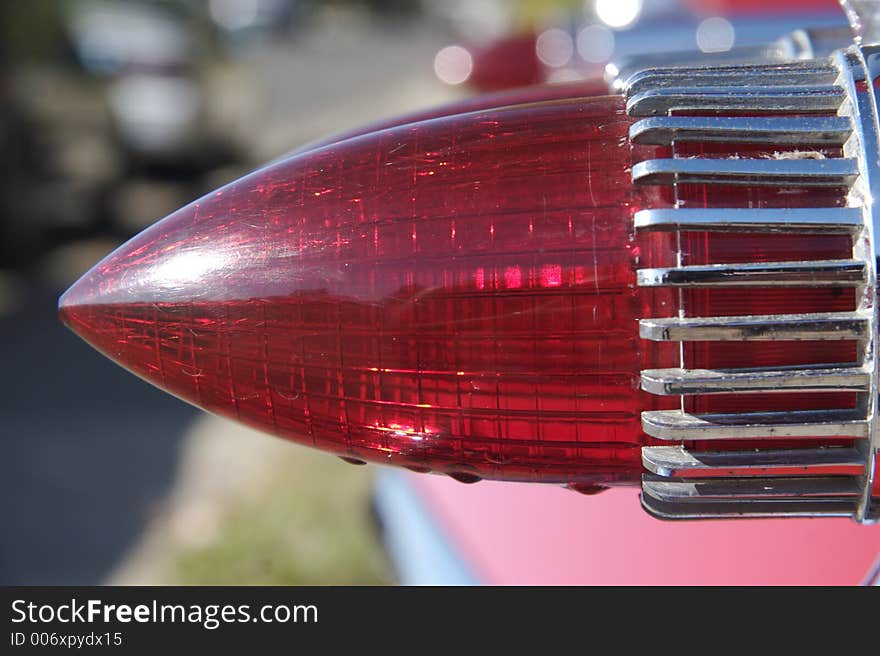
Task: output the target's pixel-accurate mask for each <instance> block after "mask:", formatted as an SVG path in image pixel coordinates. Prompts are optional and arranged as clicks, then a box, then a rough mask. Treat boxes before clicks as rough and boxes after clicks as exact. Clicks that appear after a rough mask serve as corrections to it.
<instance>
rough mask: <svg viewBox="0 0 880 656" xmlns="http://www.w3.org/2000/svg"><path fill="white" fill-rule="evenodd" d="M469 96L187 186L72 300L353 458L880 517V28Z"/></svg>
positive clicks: (213, 393) (134, 344)
mask: <svg viewBox="0 0 880 656" xmlns="http://www.w3.org/2000/svg"><path fill="white" fill-rule="evenodd" d="M697 64H699V65H694V66H674V67H668V68H650V67H648V68H642V69H641V70H638V71H636V72H634V73H632V74H631V75H629V76H628V77H627V78H626V79H624V80H616V81H615V83H614V85H612V87H611V88H612V89H615V90H619V93H617V92H616V91H615V93H614V94H613V95H605V96H593V95H585V93H584V89H583V88H582V87H578V86H572V87H570V88H569V89H570V91H571V93H561V92H558V91H557V92H553V93H549V94H547V95H543V92H542V93H538V94H536V95H534V96H532V95H530V94H525V95H524V96H523V97H522V100H525V102H518V103H513V104H505V105H502V106H494V107H490V106H486V105H487V104H485V103H484V104H480V103H477V104H471V105H470V106H466V107H464V108H463V109H464V110H465V111H458V112H456V111H453V110H452V109H450V108H446V109H444V110H443V111H439V112H437V114H436V115H434V116H433V117H430V118H426V117H424V116H423V117H415V118H420V119H421V120H408V119H404V120H401V121H398V122H397V123H396V124H387V125H383V126H379V128H377V129H375V130H371V131H366V132H364V133H362V134H356V133H352V134H353V135H354V136H350V137H349V138H345V139H342V140H338V141H335V142H333V143H325V144H323V145H319V146H316V147H314V148H311V149H308V150H305V151H301V152H299V153H298V154H295V155H293V156H291V157H289V158H286V159H284V160H282V161H279V162H276V163H274V164H272V165H270V166H267V167H265V168H262V169H260V170H258V171H256V172H254V173H252V174H250V175H248V176H246V177H244V178H242V179H240V180H238V181H236V182H233V183H231V184H230V185H227V186H225V187H223V188H221V189H219V190H217V191H215V192H213V193H211V194H208V195H207V196H205V197H203V198H201V199H199V200H197V201H195V202H193V203H192V204H190V205H188V206H187V207H184V208H183V209H181V210H179V211H177V212H175V213H174V214H172V215H170V216H168V217H167V218H165V219H163V220H162V221H159V222H158V223H156V224H155V225H153V226H152V227H150V228H148V229H147V230H145V231H144V232H143V233H141V234H139V235H137V236H136V237H135V238H134V239H132V240H131V241H129V242H128V243H127V244H125V245H123V246H122V247H120V248H119V249H118V250H117V251H115V252H114V253H112V254H110V255H109V256H108V257H107V258H106V259H104V260H103V261H102V262H100V263H99V264H97V265H96V266H95V267H94V268H93V269H92V270H91V271H90V272H88V273H87V274H86V275H85V276H83V278H82V279H80V280H79V281H78V282H77V283H76V284H75V285H73V287H71V289H69V290H68V291H67V292H66V293H65V294H64V295H63V296H62V298H61V300H60V303H59V312H60V316H61V318H62V320H63V321H64V322H65V323H66V324H67V325H68V326H69V327H70V328H71V329H72V330H74V331H75V332H76V333H77V334H79V335H80V336H81V337H82V338H83V339H85V340H86V341H87V342H89V343H90V344H91V345H93V346H94V347H95V348H96V349H98V350H99V351H101V352H102V353H104V354H105V355H107V356H108V357H110V358H112V359H113V360H115V361H116V362H118V363H119V364H121V365H122V366H124V367H126V368H128V369H129V370H130V371H132V372H133V373H135V374H137V375H139V376H141V377H142V378H144V379H145V380H147V381H149V382H151V383H153V384H155V385H157V386H159V387H160V388H162V389H164V390H166V391H168V392H170V393H171V394H174V395H176V396H178V397H180V398H182V399H184V400H186V401H188V402H190V403H193V404H195V405H197V406H198V407H201V408H203V409H205V410H208V411H210V412H214V413H217V414H220V415H223V416H226V417H229V418H231V419H234V420H238V421H240V422H243V423H245V424H248V425H250V426H253V427H256V428H259V429H261V430H264V431H266V432H269V433H273V434H276V435H278V436H281V437H284V438H288V439H291V440H295V441H298V442H302V443H305V444H308V445H311V446H314V447H317V448H320V449H323V450H326V451H329V452H332V453H335V454H337V455H339V456H341V457H343V458H345V459H347V460H349V461H352V462H357V463H362V462H374V463H379V464H386V465H399V466H403V467H408V468H409V469H412V470H415V471H419V472H437V473H444V474H448V475H450V476H452V477H454V478H456V479H458V480H460V481H462V482H476V481H478V480H480V479H483V478H488V479H502V480H510V481H527V482H544V483H555V484H562V485H566V486H569V487H571V488H572V489H574V490H577V491H580V492H583V493H586V494H591V493H596V492H599V491H601V490H603V489H605V488H607V487H609V486H615V485H637V486H641V489H642V504H643V506H644V507H645V509H647V510H648V511H649V512H650V513H652V514H654V515H656V516H658V517H662V518H670V519H687V518H719V517H737V518H739V517H779V516H846V517H852V518H854V519H856V520H858V521H861V522H870V521H872V520H876V519H877V518H878V517H880V510H878V509H880V481H878V478H877V477H876V475H875V470H876V467H875V462H876V455H877V450H878V447H880V437H878V433H880V431H878V428H877V423H878V418H877V413H878V409H877V395H878V390H880V382H878V356H877V349H878V316H877V254H876V250H877V243H878V242H877V240H878V239H880V234H877V232H878V230H880V228H878V223H877V222H878V221H880V210H875V201H874V199H875V198H877V197H878V196H880V168H878V166H880V164H878V159H880V140H878V139H880V138H878V134H880V130H878V119H877V116H878V112H877V98H876V85H875V82H876V81H877V80H878V75H880V48H878V47H876V46H872V45H866V44H864V43H857V44H856V45H852V46H849V47H844V48H841V49H840V50H838V51H836V52H834V53H833V54H832V55H831V56H829V57H821V58H813V59H804V60H796V61H783V62H779V61H774V62H771V63H766V64H760V63H753V62H751V63H745V64H735V63H733V64H731V63H727V62H726V63H724V64H723V65H714V64H713V63H712V62H711V60H709V61H707V62H697Z"/></svg>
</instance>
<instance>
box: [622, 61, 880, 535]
mask: <svg viewBox="0 0 880 656" xmlns="http://www.w3.org/2000/svg"><path fill="white" fill-rule="evenodd" d="M709 61H713V60H709ZM714 61H717V60H714ZM770 61H771V62H772V63H769V64H756V63H751V62H749V63H739V64H730V63H727V62H723V63H721V64H720V65H719V64H717V63H716V64H710V65H704V66H697V67H694V66H690V67H681V66H670V67H660V68H658V67H652V68H643V69H641V70H636V71H635V72H632V73H631V74H630V75H629V76H628V77H627V78H625V79H619V80H618V82H617V85H618V88H621V89H622V90H623V91H624V93H625V94H626V95H627V101H628V102H627V112H628V113H629V114H630V115H631V116H633V117H635V118H637V119H638V120H637V121H636V122H635V123H634V124H633V125H632V129H631V131H630V137H631V140H632V141H633V143H635V144H648V145H661V146H671V147H672V150H673V157H671V158H664V159H648V160H645V161H641V162H637V163H636V164H635V166H634V167H633V181H634V183H635V184H643V185H668V186H673V187H674V186H675V185H678V184H685V183H694V182H696V183H700V184H706V185H714V184H725V185H730V184H742V185H780V184H784V185H787V186H798V187H823V186H834V187H838V186H843V187H846V188H848V189H849V193H848V196H847V207H842V208H821V209H810V208H804V209H801V208H798V209H733V208H731V209H725V208H712V209H680V208H675V207H673V208H655V209H645V210H641V211H639V212H638V213H637V214H636V215H635V218H634V220H635V227H636V229H637V230H639V231H666V232H675V233H680V232H683V231H708V232H712V231H719V232H722V231H723V232H749V233H753V234H754V233H761V232H767V233H797V232H801V233H803V232H810V233H828V234H832V233H838V234H839V233H849V234H851V235H852V236H853V252H852V257H851V258H850V259H845V260H830V261H829V260H822V261H806V262H776V263H774V262H771V263H761V264H754V263H748V264H708V265H703V266H685V265H683V263H682V262H683V258H682V253H681V249H679V252H678V256H677V261H678V265H677V266H675V267H669V268H663V269H656V268H655V269H643V270H641V271H639V273H638V284H639V285H640V286H646V287H648V286H652V287H656V286H662V287H677V288H687V287H719V286H724V287H741V288H743V289H744V292H743V293H748V291H747V288H749V287H750V286H757V285H760V286H763V287H767V286H772V285H784V286H786V287H789V286H810V287H823V286H837V287H851V288H854V289H855V290H856V291H857V299H858V302H857V308H856V310H855V311H854V312H827V313H817V314H797V315H770V316H736V317H728V316H724V317H689V316H685V313H684V306H683V305H681V306H680V308H679V316H675V317H668V318H652V319H644V320H642V321H641V322H640V336H641V337H642V338H643V339H646V340H653V341H672V342H679V343H684V342H689V341H701V340H702V341H707V340H711V341H746V340H802V339H809V340H835V339H837V340H839V339H845V340H857V341H858V344H859V355H858V361H857V362H856V363H854V364H849V363H839V364H831V365H823V366H821V367H817V366H802V367H781V368H778V369H767V368H760V369H758V368H756V369H735V370H698V369H687V368H685V363H684V357H683V355H682V358H681V363H680V368H675V369H657V370H645V371H642V381H641V384H642V388H643V389H644V390H646V391H647V392H649V393H651V394H659V395H681V396H682V398H684V396H686V395H702V394H713V393H755V392H761V393H771V392H776V391H793V390H794V391H803V392H810V391H855V392H857V393H858V398H859V403H858V407H857V408H856V409H855V410H828V411H815V410H810V411H796V412H742V413H735V414H703V415H695V414H688V413H687V412H685V411H684V410H683V409H682V410H666V411H648V412H644V413H643V414H642V426H643V430H644V431H645V433H646V434H648V435H650V436H652V437H654V438H656V439H658V440H664V441H668V442H669V445H668V446H648V447H644V448H643V450H642V460H643V464H644V467H645V469H646V470H647V472H649V473H646V474H645V475H644V478H643V482H642V504H643V506H644V507H645V508H646V509H647V510H648V512H650V513H652V514H654V515H656V516H659V517H663V518H668V519H697V518H721V517H783V516H785V517H814V516H845V517H852V518H854V519H856V520H858V521H860V522H871V521H873V520H877V519H880V509H878V508H877V507H872V504H871V501H872V499H871V489H872V486H873V475H874V471H875V466H874V465H875V460H876V457H877V452H878V448H880V428H878V422H880V410H878V407H877V395H878V391H880V373H878V371H880V370H878V365H880V358H878V353H877V349H878V347H880V341H878V325H880V318H878V307H877V305H878V304H877V291H878V290H877V278H878V248H880V247H878V243H880V210H878V211H877V212H875V209H874V205H875V199H876V198H878V197H880V128H878V119H877V116H878V110H877V98H876V89H875V87H874V84H873V81H874V80H877V79H878V77H880V47H878V46H868V45H853V46H850V47H847V48H844V49H841V50H838V51H837V52H835V53H833V54H832V55H831V56H829V57H821V58H813V59H802V60H798V61H773V59H772V58H771V60H770ZM740 110H745V111H747V112H749V113H751V112H753V111H754V112H755V113H759V114H760V116H741V117H740V116H729V115H728V116H720V115H718V114H720V113H724V112H737V111H740ZM682 112H684V113H685V115H682ZM821 112H824V113H834V114H835V115H833V116H815V117H811V116H809V114H810V113H817V114H818V113H821ZM790 114H798V115H799V116H794V117H792V116H790ZM803 114H806V116H803ZM689 141H691V142H693V141H698V142H723V143H739V142H741V143H745V142H749V143H754V142H766V143H770V144H780V145H783V144H788V145H790V144H799V143H809V144H827V145H833V146H842V148H843V156H842V157H839V158H829V159H809V158H804V159H779V160H776V159H773V160H768V159H729V158H728V159H722V158H719V159H712V158H708V157H676V156H675V154H674V153H675V145H676V143H682V142H689ZM682 408H684V404H682ZM800 437H803V438H822V437H838V438H840V437H845V438H851V439H852V440H853V443H854V446H852V447H841V446H816V447H813V448H792V449H779V448H778V446H777V447H776V448H772V447H768V448H758V449H754V450H748V451H727V450H724V449H723V448H719V449H717V450H711V449H710V450H699V451H696V450H691V449H688V448H687V446H685V445H686V444H687V443H693V442H700V443H701V444H706V442H707V441H708V442H709V443H714V444H719V445H721V444H723V443H724V441H725V440H731V439H767V440H770V439H776V440H778V439H779V438H800ZM817 444H821V440H817ZM792 470H797V472H798V473H797V475H792V473H791V472H792ZM829 471H830V472H833V474H832V475H829ZM874 501H875V505H876V499H875V500H874Z"/></svg>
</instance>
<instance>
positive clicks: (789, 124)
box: [629, 116, 852, 146]
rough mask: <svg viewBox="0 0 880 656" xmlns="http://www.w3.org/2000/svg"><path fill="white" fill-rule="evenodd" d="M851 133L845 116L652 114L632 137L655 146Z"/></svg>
mask: <svg viewBox="0 0 880 656" xmlns="http://www.w3.org/2000/svg"><path fill="white" fill-rule="evenodd" d="M850 134H852V124H851V123H850V121H849V120H848V119H846V118H844V117H842V116H821V117H800V118H797V119H790V118H775V117H756V116H748V117H746V116H736V117H733V116H651V117H649V118H644V119H642V120H641V121H638V122H637V123H634V124H633V125H632V127H631V128H630V131H629V138H630V139H631V140H632V141H633V142H634V143H637V144H648V145H655V146H668V145H670V144H672V142H673V141H684V142H688V141H700V142H707V143H713V142H723V143H758V142H762V141H770V142H772V143H774V144H784V145H790V144H798V145H835V146H840V145H842V144H843V143H844V142H845V141H846V140H847V139H848V138H849V136H850Z"/></svg>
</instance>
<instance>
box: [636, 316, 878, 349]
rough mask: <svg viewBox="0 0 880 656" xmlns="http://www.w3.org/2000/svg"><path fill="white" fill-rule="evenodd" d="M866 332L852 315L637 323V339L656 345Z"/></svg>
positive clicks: (845, 335)
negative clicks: (659, 343)
mask: <svg viewBox="0 0 880 656" xmlns="http://www.w3.org/2000/svg"><path fill="white" fill-rule="evenodd" d="M867 330H868V318H867V317H865V316H863V315H860V314H857V313H855V312H829V313H826V314H780V315H767V316H761V315H749V316H745V317H708V318H699V317H697V318H694V317H682V318H679V317H669V318H662V319H641V320H640V321H639V336H640V337H641V338H642V339H649V340H652V341H657V342H688V341H690V342H692V341H769V340H818V339H828V340H848V339H862V338H864V337H865V335H866V334H867Z"/></svg>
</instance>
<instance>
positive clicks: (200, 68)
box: [0, 0, 835, 584]
mask: <svg viewBox="0 0 880 656" xmlns="http://www.w3.org/2000/svg"><path fill="white" fill-rule="evenodd" d="M763 4H764V3H758V2H752V1H746V2H736V3H734V2H732V1H731V2H723V1H721V0H704V1H702V2H678V1H676V0H644V1H642V0H587V1H586V2H584V1H583V0H555V1H554V0H470V1H468V0H446V1H444V0H433V1H431V0H422V1H416V0H411V1H407V0H334V1H329V0H328V1H324V2H321V1H319V0H154V1H149V0H31V1H29V2H2V3H0V30H2V37H0V143H2V147H0V363H2V364H0V370H2V371H3V373H4V375H3V376H2V378H0V408H2V413H3V422H2V428H0V436H2V445H3V457H2V458H0V521H2V530H0V583H2V584H97V583H137V584H141V583H155V584H159V583H184V584H186V583H204V584H211V583H218V584H247V583H250V584H270V583H271V584H332V583H347V584H370V583H393V582H395V581H397V580H399V572H396V571H395V567H393V566H392V565H391V563H390V561H389V558H388V557H387V556H386V551H385V549H384V548H383V541H382V539H381V536H380V532H379V530H378V529H377V522H376V521H375V518H374V516H373V513H371V499H372V494H371V489H372V476H373V475H374V474H375V472H376V471H378V470H377V469H375V468H373V467H352V466H351V465H349V464H346V463H343V462H341V461H339V460H337V459H335V458H332V457H330V456H325V455H322V454H319V453H315V452H312V451H309V450H307V449H304V448H301V447H298V446H295V445H292V444H288V443H284V442H282V441H280V440H276V439H274V438H270V437H267V436H263V435H258V434H255V433H252V432H251V431H249V430H247V429H245V428H241V427H238V426H235V425H233V424H231V423H229V422H226V421H224V420H221V419H218V418H215V417H211V416H207V415H204V414H202V413H200V412H198V411H196V410H195V409H193V408H190V407H189V406H187V405H185V404H183V403H182V402H180V401H178V400H176V399H173V398H171V397H170V396H166V395H164V394H163V393H161V392H159V391H157V390H155V389H153V388H152V387H150V386H149V385H147V384H146V383H143V382H142V381H140V380H138V379H137V378H135V377H133V376H131V375H129V374H128V373H126V372H124V371H123V370H121V369H119V368H118V367H116V366H115V365H113V364H111V363H110V362H109V361H107V360H105V359H104V358H102V357H101V356H99V355H98V354H97V353H95V352H94V351H92V350H91V349H90V348H89V347H88V346H86V345H85V344H84V343H82V342H80V341H79V340H78V339H77V338H75V337H74V336H73V334H71V333H69V332H67V331H66V330H65V329H63V328H62V326H61V325H60V324H59V323H58V322H57V320H56V318H55V308H56V303H57V297H58V295H59V294H60V293H61V292H62V291H63V290H64V289H65V288H66V287H67V286H68V285H69V284H70V283H72V282H73V281H74V280H75V279H76V278H77V277H78V276H79V275H81V274H82V273H83V272H84V271H85V270H86V269H87V268H88V267H90V266H91V265H92V264H94V263H95V262H96V261H97V260H98V259H99V258H100V257H102V256H103V255H104V254H106V253H107V252H109V251H110V250H111V249H113V248H114V247H115V246H117V245H118V244H119V243H121V242H122V241H123V240H125V239H127V238H128V237H130V236H132V235H133V234H135V233H136V232H138V231H139V230H141V229H142V228H144V227H145V226H147V225H149V224H150V223H152V222H153V221H155V220H157V219H159V218H161V217H163V216H165V215H166V214H168V213H169V212H171V211H172V210H174V209H176V208H178V207H180V206H182V205H184V204H186V203H187V202H189V201H190V200H193V199H195V198H197V197H198V196H200V195H201V194H203V193H205V192H207V191H209V190H211V189H213V188H216V187H217V186H219V185H221V184H224V183H225V182H228V181H231V180H233V179H235V178H236V177H238V176H239V175H241V174H242V173H244V172H246V171H248V170H250V169H252V168H254V167H256V166H258V165H260V164H261V163H264V162H266V161H268V160H270V159H273V158H276V157H278V156H281V155H283V154H284V153H285V152H288V151H290V150H293V149H295V148H297V147H300V146H302V145H303V144H306V143H308V142H310V141H312V140H315V139H319V138H323V137H326V136H327V135H331V134H333V133H335V132H340V131H344V130H346V129H350V128H354V127H357V126H358V125H361V124H364V123H369V122H371V121H374V120H379V119H382V118H387V117H389V116H392V115H395V114H401V113H405V112H408V111H413V110H418V109H421V108H425V107H428V106H431V105H435V104H437V103H441V102H446V101H450V100H454V99H456V98H461V97H465V96H466V95H469V94H473V93H475V92H478V91H491V90H502V89H508V88H513V87H517V86H522V85H527V84H534V83H539V82H555V81H566V80H573V79H584V78H597V79H598V78H600V77H601V74H602V71H603V69H604V67H605V65H606V64H607V63H608V62H609V61H610V60H612V59H614V58H616V57H621V56H625V55H628V54H634V53H638V52H645V51H646V50H647V51H660V50H685V49H698V50H703V51H706V52H723V51H726V50H729V49H730V48H732V47H734V46H739V45H743V44H747V43H748V42H750V41H751V42H764V41H766V40H768V39H770V38H773V37H775V36H778V35H780V34H783V33H784V32H785V31H786V29H787V28H786V27H785V26H781V25H779V24H777V23H773V24H772V25H771V26H770V27H767V28H766V29H765V30H764V31H763V32H762V31H761V30H760V29H751V28H749V29H745V30H743V29H739V28H737V25H738V24H737V23H736V21H735V20H734V19H733V18H731V8H732V7H734V6H735V8H736V9H737V11H740V10H742V9H743V7H744V6H745V5H748V7H747V8H749V9H753V10H755V11H758V12H760V11H761V10H762V5H763ZM798 6H799V7H800V9H801V10H807V11H814V13H816V15H817V16H819V17H820V18H821V17H824V16H826V14H825V13H824V12H826V11H829V10H830V9H831V8H833V7H834V6H835V3H834V2H832V1H830V0H824V1H823V0H802V1H801V2H799V3H798ZM799 20H800V19H799V18H797V17H796V18H794V19H792V20H790V23H791V24H792V25H798V24H799V22H798V21H799ZM823 20H824V19H823ZM813 22H814V23H815V21H813ZM767 23H768V22H767V21H766V20H763V21H762V22H761V23H760V25H761V26H764V27H766V26H767ZM658 26H660V28H661V29H658ZM753 27H754V26H753ZM646 34H650V35H652V37H651V39H650V40H646V38H645V35H646Z"/></svg>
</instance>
